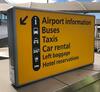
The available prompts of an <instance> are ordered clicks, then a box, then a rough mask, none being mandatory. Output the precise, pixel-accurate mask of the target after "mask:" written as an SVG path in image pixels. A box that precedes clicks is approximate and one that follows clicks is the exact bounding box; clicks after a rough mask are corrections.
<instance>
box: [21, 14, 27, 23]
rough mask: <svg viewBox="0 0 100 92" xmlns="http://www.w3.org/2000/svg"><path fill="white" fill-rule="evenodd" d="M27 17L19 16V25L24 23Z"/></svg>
mask: <svg viewBox="0 0 100 92" xmlns="http://www.w3.org/2000/svg"><path fill="white" fill-rule="evenodd" d="M27 18H28V16H26V17H24V18H22V17H21V18H20V24H21V25H26V22H25V21H26V19H27Z"/></svg>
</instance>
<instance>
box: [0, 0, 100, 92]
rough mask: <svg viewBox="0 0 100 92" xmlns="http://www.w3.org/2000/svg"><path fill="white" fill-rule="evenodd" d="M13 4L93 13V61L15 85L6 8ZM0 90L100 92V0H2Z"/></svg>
mask: <svg viewBox="0 0 100 92" xmlns="http://www.w3.org/2000/svg"><path fill="white" fill-rule="evenodd" d="M60 4H61V5H60ZM64 5H66V6H65V7H64ZM14 6H17V7H25V8H35V9H45V10H53V11H59V12H68V13H75V14H83V15H94V16H95V25H94V28H95V34H94V39H95V41H94V63H93V64H92V65H87V66H84V67H81V68H78V69H74V70H71V71H67V72H65V73H62V74H59V75H55V76H52V77H49V78H46V79H43V80H40V81H37V82H34V83H31V84H29V85H26V86H23V87H20V88H15V87H14V86H13V85H12V83H11V81H10V75H9V74H10V73H9V58H10V57H9V45H8V44H9V43H8V28H7V23H8V22H7V20H8V18H7V10H8V9H10V8H12V7H14ZM44 6H45V7H44ZM0 92H100V0H37V1H36V0H0Z"/></svg>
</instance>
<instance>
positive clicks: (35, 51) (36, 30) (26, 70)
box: [8, 8, 95, 86]
mask: <svg viewBox="0 0 100 92" xmlns="http://www.w3.org/2000/svg"><path fill="white" fill-rule="evenodd" d="M8 19H9V23H10V24H9V26H8V28H9V44H10V57H11V64H12V66H11V67H12V68H11V74H12V75H11V80H12V82H13V84H14V85H16V86H20V85H24V84H27V83H30V82H33V81H36V80H40V79H43V78H46V77H49V76H52V75H55V74H58V73H62V72H65V71H68V70H72V69H75V68H78V67H81V66H85V65H88V64H92V63H93V58H94V55H93V54H94V20H95V18H94V16H89V15H79V14H66V13H58V12H51V11H38V10H29V9H20V8H13V9H11V10H9V11H8ZM12 54H13V55H12ZM12 76H13V77H12Z"/></svg>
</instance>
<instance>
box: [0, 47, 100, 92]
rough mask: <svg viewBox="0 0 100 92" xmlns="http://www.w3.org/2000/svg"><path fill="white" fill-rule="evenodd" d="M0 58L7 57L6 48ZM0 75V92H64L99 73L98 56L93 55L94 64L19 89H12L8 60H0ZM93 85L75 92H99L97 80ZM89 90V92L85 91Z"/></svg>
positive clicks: (99, 58) (2, 50) (1, 51)
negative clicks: (65, 89)
mask: <svg viewBox="0 0 100 92" xmlns="http://www.w3.org/2000/svg"><path fill="white" fill-rule="evenodd" d="M1 53H2V54H1ZM4 53H5V54H4ZM0 56H2V57H8V56H9V54H8V48H4V49H0ZM0 73H1V74H0V92H64V91H62V90H61V89H64V88H67V87H69V86H71V85H73V84H75V83H78V82H80V81H82V80H84V79H85V78H86V77H89V76H94V75H96V74H99V73H100V54H97V53H95V62H94V64H93V65H89V66H86V67H82V68H80V69H76V70H73V71H69V72H66V73H63V74H60V75H57V76H54V77H50V78H47V79H44V80H41V81H38V82H35V83H32V84H29V85H27V86H24V87H21V88H14V87H13V86H12V85H11V82H10V77H9V59H0ZM89 79H91V78H89ZM94 83H95V84H96V86H95V85H94V84H93V85H89V86H87V88H85V87H82V88H81V89H80V90H77V92H100V81H99V80H98V81H95V82H94ZM91 87H95V88H96V89H93V88H92V89H91ZM89 88H90V90H91V91H87V90H86V89H89ZM65 92H69V91H65Z"/></svg>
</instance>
